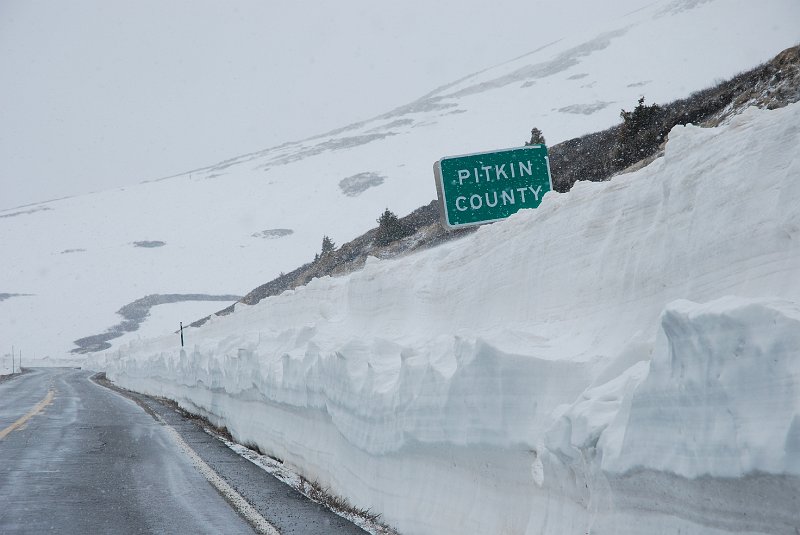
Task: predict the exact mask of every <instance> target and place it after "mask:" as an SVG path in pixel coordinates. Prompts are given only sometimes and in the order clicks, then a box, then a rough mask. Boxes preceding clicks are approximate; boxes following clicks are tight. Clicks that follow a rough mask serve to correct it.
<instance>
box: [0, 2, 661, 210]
mask: <svg viewBox="0 0 800 535" xmlns="http://www.w3.org/2000/svg"><path fill="white" fill-rule="evenodd" d="M573 2H576V0H567V1H566V2H559V3H557V4H559V6H558V7H557V8H556V7H553V4H554V3H553V2H542V1H534V0H527V1H518V0H498V1H492V2H485V1H476V0H462V1H458V0H444V1H437V2H427V1H423V0H403V1H397V2H385V1H381V2H378V1H375V0H343V1H340V2H288V1H286V2H277V1H251V0H247V1H244V0H238V1H236V2H218V1H213V2H212V1H207V0H170V1H163V0H137V1H136V2H130V1H112V0H71V1H69V2H64V1H58V0H51V1H32V0H2V1H0V78H1V79H2V84H0V124H2V128H0V209H3V208H10V207H14V206H19V205H23V204H27V203H32V202H36V201H44V200H49V199H52V198H57V197H61V196H69V195H76V194H81V193H86V192H89V191H95V190H103V189H109V188H114V187H119V186H123V185H126V184H131V183H136V182H140V181H142V180H149V179H153V178H159V177H163V176H168V175H172V174H176V173H181V172H184V171H188V170H190V169H192V168H196V167H200V166H204V165H208V164H212V163H215V162H217V161H220V160H223V159H226V158H229V157H232V156H236V155H239V154H243V153H246V152H252V151H255V150H259V149H263V148H267V147H269V146H271V145H275V144H279V143H282V142H285V141H289V140H293V139H299V138H303V137H307V136H310V135H313V134H318V133H322V132H324V131H326V130H329V129H332V128H337V127H339V126H343V125H345V124H348V123H351V122H354V121H356V120H361V119H366V118H369V117H372V116H374V115H377V114H379V113H382V112H384V111H387V110H388V109H390V108H393V107H395V106H397V105H400V104H404V103H406V102H408V101H410V100H412V99H414V98H416V97H418V96H420V95H422V94H424V93H426V92H428V91H429V90H431V89H434V88H435V87H437V86H439V85H442V84H444V83H447V82H450V81H452V80H454V79H456V78H459V77H461V76H463V75H465V74H469V73H471V72H473V71H476V70H479V69H481V68H484V67H488V66H491V65H494V64H497V63H500V62H502V61H505V60H507V59H510V58H512V57H515V56H517V55H520V54H523V53H525V52H528V51H530V50H533V49H535V48H538V47H539V46H541V45H542V44H544V43H547V42H550V41H552V40H554V39H557V38H559V37H561V36H563V35H565V34H573V33H574V32H575V30H576V28H577V29H580V28H581V27H586V28H587V29H588V28H589V27H591V25H592V24H593V23H596V22H597V21H598V20H600V19H610V18H616V17H619V16H622V15H623V14H624V13H626V12H627V11H630V10H631V9H635V8H636V7H639V6H641V5H644V4H648V3H649V2H648V1H646V0H621V1H619V2H615V3H614V4H615V5H613V6H611V7H609V6H608V5H607V3H597V4H598V5H597V6H596V7H593V8H592V9H594V10H595V11H593V12H586V11H585V10H583V11H581V12H577V11H575V10H570V9H568V7H569V6H566V7H565V5H564V4H569V3H573ZM584 4H585V2H584Z"/></svg>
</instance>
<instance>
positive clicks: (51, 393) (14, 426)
mask: <svg viewBox="0 0 800 535" xmlns="http://www.w3.org/2000/svg"><path fill="white" fill-rule="evenodd" d="M54 395H55V391H53V390H48V391H47V395H46V396H45V397H44V399H43V400H42V401H40V402H39V403H37V404H36V406H34V407H33V408H32V409H31V410H30V411H28V414H26V415H25V416H23V417H22V418H20V419H19V420H17V421H16V422H14V423H13V424H11V425H9V426H8V427H6V428H5V429H3V430H2V431H0V440H3V439H4V438H6V435H8V434H9V433H11V432H12V431H15V430H17V429H19V428H20V427H22V426H23V425H25V423H26V422H27V421H28V420H30V419H31V418H33V417H34V416H36V415H37V414H39V413H40V412H42V410H44V408H45V407H47V406H48V405H50V403H51V402H52V401H53V396H54Z"/></svg>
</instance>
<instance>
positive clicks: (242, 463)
mask: <svg viewBox="0 0 800 535" xmlns="http://www.w3.org/2000/svg"><path fill="white" fill-rule="evenodd" d="M90 375H91V373H90V372H87V371H82V370H77V369H67V368H52V369H37V370H32V371H29V372H28V373H25V374H23V375H21V376H18V377H15V378H13V379H10V380H6V381H3V382H1V383H0V533H4V534H5V533H9V534H11V533H14V534H17V533H20V534H27V533H31V534H33V533H36V534H38V533H119V534H125V533H226V534H237V533H253V532H254V530H253V528H252V527H251V525H250V524H248V522H246V521H245V520H244V518H243V517H242V516H241V515H240V514H239V513H237V511H236V510H235V509H234V508H233V507H232V506H231V505H229V503H228V502H227V501H226V500H225V499H224V498H223V497H222V496H221V495H220V493H219V492H218V491H217V490H216V489H215V488H214V487H213V486H212V485H211V484H210V483H209V482H208V480H207V479H206V477H204V476H203V475H202V474H201V473H200V472H199V471H198V469H197V468H196V466H195V465H194V464H192V462H191V461H190V460H189V457H187V455H186V454H185V452H184V451H181V448H180V447H179V446H178V445H177V444H176V441H175V439H174V438H173V437H172V436H170V432H172V433H174V431H171V429H174V430H175V431H177V432H178V434H179V435H180V436H181V437H182V439H183V441H184V442H185V443H186V444H188V445H189V446H190V447H191V448H192V449H193V450H194V451H195V452H197V454H199V456H200V457H201V458H202V459H203V461H204V462H205V463H206V464H207V465H208V466H209V467H211V468H212V469H213V470H214V471H215V472H216V473H217V474H218V475H219V476H220V478H221V479H223V480H224V481H226V483H227V484H228V485H230V487H232V488H234V489H235V490H236V491H238V493H239V494H240V495H241V496H242V497H244V498H245V499H246V500H247V501H248V502H249V503H250V504H252V506H253V507H254V508H255V510H257V511H258V513H260V514H261V515H262V516H263V517H264V518H265V519H266V520H267V521H268V522H269V523H270V524H272V525H273V526H274V527H276V528H277V529H278V531H279V532H280V533H281V534H282V535H289V534H298V535H299V534H303V535H322V534H339V533H342V534H351V533H352V534H361V535H363V534H364V533H365V532H364V531H362V530H360V529H359V528H357V527H356V526H354V525H353V524H351V523H349V522H347V521H345V520H344V519H342V518H341V517H338V516H336V515H334V514H333V513H331V512H330V511H327V510H326V509H324V508H322V507H321V506H319V505H317V504H314V503H313V502H310V501H308V500H306V499H305V498H304V497H302V496H301V495H300V494H299V493H297V492H296V491H294V490H293V489H291V488H289V487H287V486H286V485H284V484H283V483H281V482H280V481H278V480H277V479H275V478H274V477H272V476H271V475H269V474H268V473H266V472H264V471H263V470H261V469H260V468H258V467H257V466H255V465H254V464H252V463H250V462H249V461H247V460H246V459H243V458H242V457H240V456H238V455H237V454H236V453H234V452H233V451H231V450H230V449H229V448H227V447H226V446H225V445H224V444H222V443H221V442H220V441H218V440H217V439H215V438H213V437H211V436H209V435H208V434H207V433H205V432H204V431H203V430H202V427H201V425H200V424H198V423H197V422H196V421H194V420H189V419H186V418H184V417H182V416H181V415H180V414H178V413H177V412H176V411H175V410H174V409H172V408H171V407H169V406H167V405H163V404H161V403H159V402H156V401H154V400H152V399H150V398H146V397H144V396H135V397H136V398H137V402H138V403H139V404H141V405H142V406H144V407H147V408H148V410H149V411H150V413H148V412H145V410H143V408H142V406H140V405H139V404H137V403H135V402H134V401H132V400H131V399H128V398H127V397H124V396H122V395H120V394H119V393H117V392H114V391H112V390H109V389H107V388H104V387H103V386H100V385H98V384H95V383H94V382H92V381H90V380H89V377H90ZM156 415H157V416H156ZM170 428H171V429H170Z"/></svg>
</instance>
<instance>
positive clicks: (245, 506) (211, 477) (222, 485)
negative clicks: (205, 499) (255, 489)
mask: <svg viewBox="0 0 800 535" xmlns="http://www.w3.org/2000/svg"><path fill="white" fill-rule="evenodd" d="M155 416H156V419H157V420H158V421H159V423H161V424H163V425H164V428H165V429H166V431H167V433H169V435H170V437H172V440H174V441H175V443H176V444H177V445H178V447H179V448H180V449H181V450H182V451H183V452H184V453H185V454H186V455H187V456H188V457H189V459H190V460H191V461H192V464H194V466H195V468H197V470H198V471H199V472H200V473H201V474H203V477H205V478H206V479H207V480H208V482H209V483H211V485H213V486H214V488H215V489H217V491H218V492H219V493H220V494H222V496H223V497H225V499H227V500H228V501H229V502H230V503H231V505H233V507H234V508H235V509H236V510H237V511H238V512H239V513H240V514H241V515H242V516H243V517H244V518H245V520H247V521H248V522H249V523H250V524H251V525H252V526H253V528H255V530H256V531H257V532H258V533H261V534H263V535H280V532H279V531H278V530H277V529H276V528H275V526H273V525H272V524H270V523H269V522H268V521H267V519H266V518H264V517H263V516H261V514H260V513H259V512H258V511H256V509H255V507H253V506H252V505H250V503H249V502H248V501H247V500H245V499H244V497H242V495H241V494H239V493H238V492H236V490H235V489H234V488H233V487H231V486H230V485H228V483H226V482H225V480H224V479H222V478H221V477H220V475H219V474H217V473H216V472H215V471H214V469H213V468H211V467H210V466H208V464H207V463H206V462H205V461H204V460H203V459H202V458H201V457H200V456H199V455H198V454H197V452H195V451H194V450H193V449H192V447H191V446H189V444H187V443H186V441H185V440H183V437H182V436H181V435H180V433H178V432H177V431H176V430H175V429H174V428H173V427H172V426H171V425H169V424H168V423H167V422H166V421H164V419H163V418H162V417H161V416H159V415H158V414H156V415H155Z"/></svg>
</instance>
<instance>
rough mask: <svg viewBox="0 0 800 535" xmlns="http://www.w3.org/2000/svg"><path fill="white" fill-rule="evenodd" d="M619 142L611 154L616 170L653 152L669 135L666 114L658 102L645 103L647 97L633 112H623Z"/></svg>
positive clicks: (641, 100)
mask: <svg viewBox="0 0 800 535" xmlns="http://www.w3.org/2000/svg"><path fill="white" fill-rule="evenodd" d="M619 116H620V117H621V118H622V125H620V129H619V135H618V137H617V142H616V145H615V147H614V150H613V153H612V163H613V164H614V166H615V167H616V168H617V169H624V168H625V167H627V166H629V165H631V164H634V163H636V162H638V161H639V160H642V159H644V158H646V157H648V156H650V155H651V154H653V153H654V152H655V151H656V150H657V149H658V147H659V146H660V145H661V143H662V142H663V141H664V137H665V136H666V131H665V130H666V125H665V119H666V113H665V111H664V109H663V108H662V107H661V106H659V105H658V104H651V105H649V106H646V105H645V103H644V97H641V98H640V99H639V104H638V105H637V106H636V107H635V108H634V109H633V111H625V110H624V109H623V110H622V111H621V112H620V114H619Z"/></svg>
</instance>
